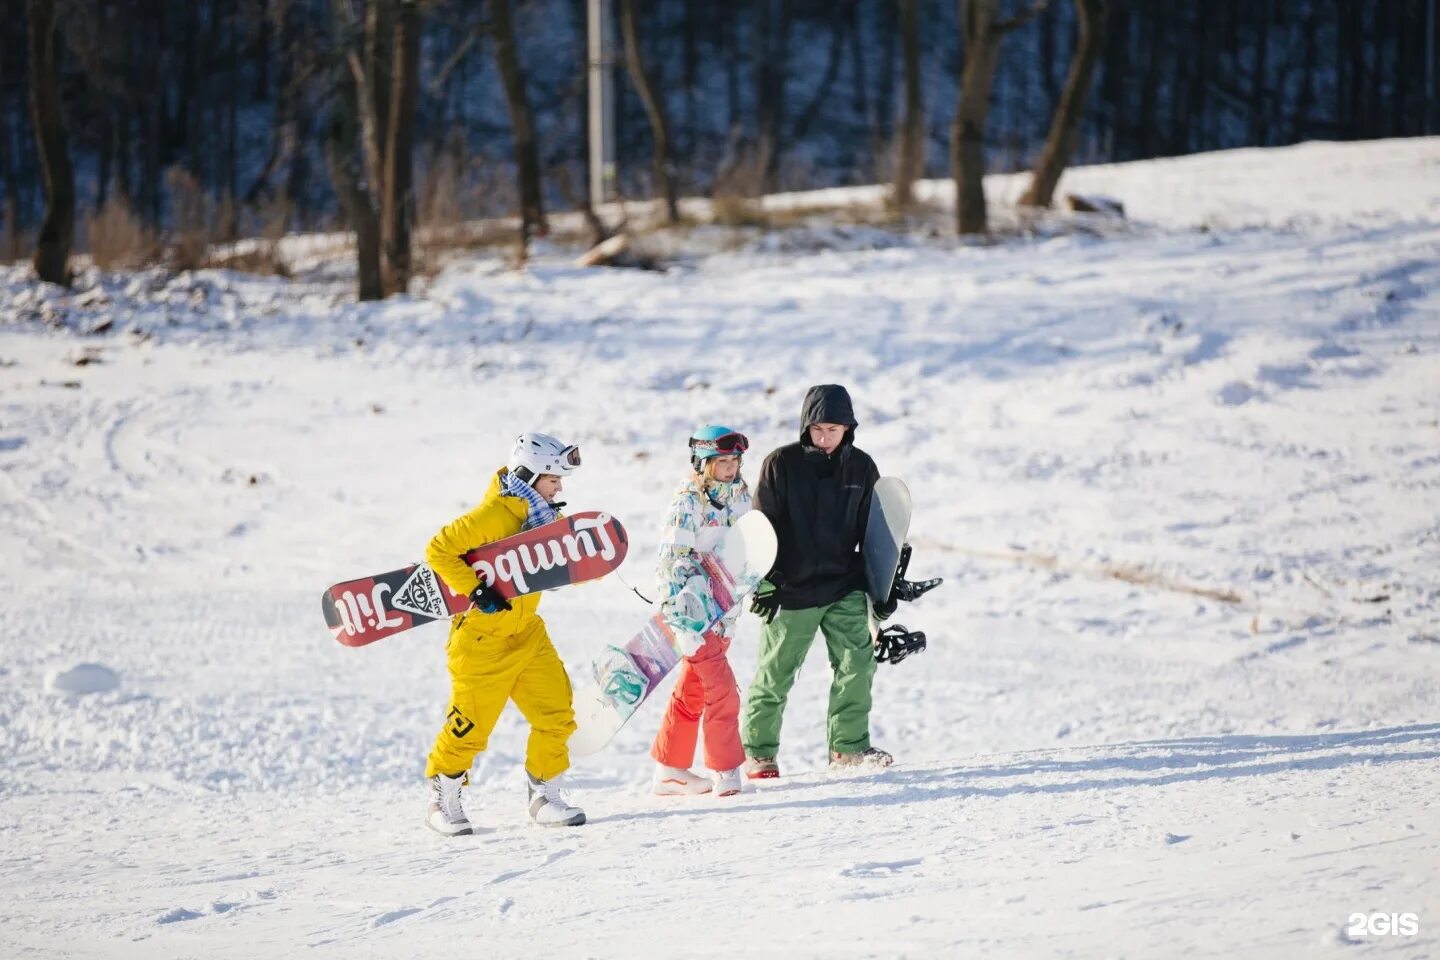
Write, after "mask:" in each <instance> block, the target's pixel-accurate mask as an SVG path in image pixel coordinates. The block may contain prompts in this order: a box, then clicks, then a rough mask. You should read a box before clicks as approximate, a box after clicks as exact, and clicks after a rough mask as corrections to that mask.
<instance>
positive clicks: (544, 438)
mask: <svg viewBox="0 0 1440 960" xmlns="http://www.w3.org/2000/svg"><path fill="white" fill-rule="evenodd" d="M506 466H508V467H509V468H510V472H511V473H513V474H515V476H517V477H519V478H520V479H521V480H523V481H525V482H526V483H528V484H530V486H532V487H533V486H535V481H536V480H537V479H538V478H539V477H540V476H541V475H543V474H547V473H549V474H554V475H555V476H557V477H568V476H570V474H572V473H574V472H575V468H577V467H579V466H580V448H579V447H577V446H575V444H573V443H572V444H569V445H568V446H567V445H566V444H563V443H561V442H560V441H559V440H556V439H555V438H554V437H552V436H550V435H549V434H548V433H522V434H520V436H518V437H516V438H515V449H514V450H512V451H510V462H509V463H508V464H506Z"/></svg>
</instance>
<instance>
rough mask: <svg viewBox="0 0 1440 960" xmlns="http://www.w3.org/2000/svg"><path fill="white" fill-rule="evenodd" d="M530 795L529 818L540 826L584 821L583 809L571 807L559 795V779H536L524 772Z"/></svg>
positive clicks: (574, 825)
mask: <svg viewBox="0 0 1440 960" xmlns="http://www.w3.org/2000/svg"><path fill="white" fill-rule="evenodd" d="M525 781H526V784H527V788H528V792H529V797H530V819H531V820H534V821H535V822H536V823H538V824H540V826H542V827H578V826H580V824H582V823H584V822H585V811H584V810H581V809H580V808H579V807H572V806H570V804H568V803H566V802H565V798H564V797H562V796H561V795H560V780H559V778H558V777H551V778H550V779H549V780H537V779H535V778H534V777H532V776H531V775H530V772H529V771H528V770H527V771H526V772H525Z"/></svg>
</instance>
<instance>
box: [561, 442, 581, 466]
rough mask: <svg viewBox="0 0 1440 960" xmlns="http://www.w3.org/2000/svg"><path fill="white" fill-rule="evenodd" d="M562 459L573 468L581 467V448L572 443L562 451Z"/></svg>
mask: <svg viewBox="0 0 1440 960" xmlns="http://www.w3.org/2000/svg"><path fill="white" fill-rule="evenodd" d="M560 459H561V460H564V461H565V462H566V463H568V464H570V466H572V467H578V466H580V447H579V446H577V445H576V444H573V443H572V444H571V445H570V446H568V447H566V448H565V449H564V450H561V451H560Z"/></svg>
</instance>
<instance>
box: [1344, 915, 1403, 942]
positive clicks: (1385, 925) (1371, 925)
mask: <svg viewBox="0 0 1440 960" xmlns="http://www.w3.org/2000/svg"><path fill="white" fill-rule="evenodd" d="M1419 932H1420V917H1419V916H1418V915H1416V914H1413V913H1352V914H1350V916H1349V918H1348V919H1347V920H1346V922H1345V935H1346V936H1348V937H1350V938H1351V939H1354V940H1360V939H1364V938H1369V937H1413V936H1415V935H1417V934H1418V933H1419Z"/></svg>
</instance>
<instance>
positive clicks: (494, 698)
mask: <svg viewBox="0 0 1440 960" xmlns="http://www.w3.org/2000/svg"><path fill="white" fill-rule="evenodd" d="M488 619H489V618H488V617H484V616H483V615H481V616H476V615H474V614H471V615H469V616H465V617H460V618H457V619H456V621H455V623H454V625H453V626H452V627H451V629H450V639H449V641H448V642H447V644H446V648H445V652H446V659H447V661H448V666H449V668H450V709H449V712H448V713H447V715H446V717H445V725H444V727H443V728H441V730H440V735H439V736H438V737H436V738H435V746H434V747H433V748H432V749H431V751H430V757H429V759H428V760H427V761H426V763H425V776H427V777H433V776H434V775H435V774H437V773H444V774H448V775H451V776H454V775H457V774H460V773H463V772H464V771H467V770H469V769H470V764H471V762H473V761H474V759H475V755H476V754H477V753H479V752H481V751H482V750H484V749H485V747H486V745H487V744H488V743H489V742H490V732H491V731H492V730H494V729H495V723H496V721H498V720H499V719H500V713H501V711H503V710H504V709H505V701H507V700H513V701H515V706H516V707H518V708H519V709H520V713H521V715H523V716H524V717H525V719H526V721H527V722H529V724H530V741H529V743H528V745H527V746H526V749H525V769H526V771H527V772H529V774H530V775H531V776H533V777H535V778H536V779H538V780H549V779H550V778H551V777H554V776H558V775H559V774H561V773H564V772H565V771H566V770H567V769H569V767H570V750H569V747H568V745H567V744H568V742H569V740H570V735H571V734H572V733H574V732H575V710H574V707H573V705H572V703H571V695H570V678H569V677H568V676H567V675H566V673H565V665H564V664H563V663H561V662H560V655H559V654H558V653H556V652H555V645H554V644H553V643H551V642H550V635H549V634H548V633H547V632H546V630H545V622H544V621H543V620H541V619H540V618H539V617H533V616H532V617H530V618H527V620H528V622H527V623H526V624H525V626H524V628H523V629H522V630H521V631H520V632H519V633H518V634H513V635H506V634H490V633H479V632H477V631H476V630H475V624H474V623H473V622H472V623H469V624H467V621H475V620H482V621H483V620H488ZM467 626H468V629H467Z"/></svg>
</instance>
